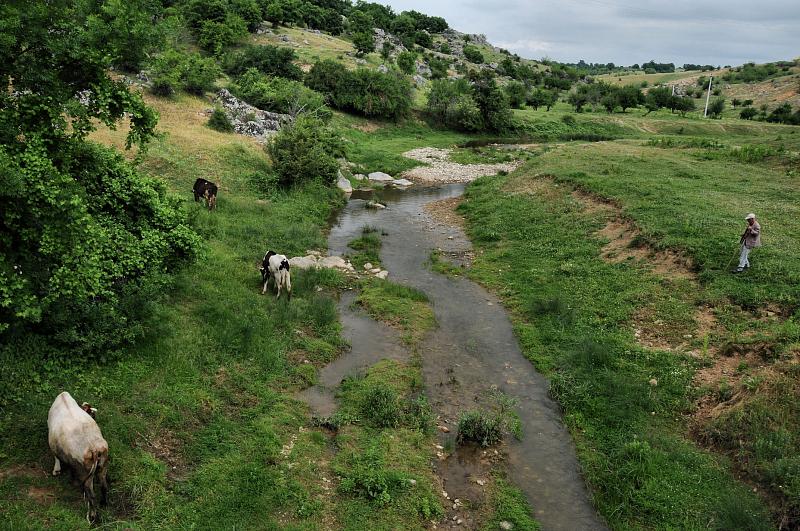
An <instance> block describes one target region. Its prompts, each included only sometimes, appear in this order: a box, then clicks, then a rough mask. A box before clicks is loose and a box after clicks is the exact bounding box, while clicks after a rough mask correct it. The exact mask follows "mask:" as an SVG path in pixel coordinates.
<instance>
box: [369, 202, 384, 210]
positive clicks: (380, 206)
mask: <svg viewBox="0 0 800 531" xmlns="http://www.w3.org/2000/svg"><path fill="white" fill-rule="evenodd" d="M364 206H366V207H367V208H376V209H378V210H381V209H384V208H386V205H384V204H381V203H378V202H377V201H367V204H366V205H364Z"/></svg>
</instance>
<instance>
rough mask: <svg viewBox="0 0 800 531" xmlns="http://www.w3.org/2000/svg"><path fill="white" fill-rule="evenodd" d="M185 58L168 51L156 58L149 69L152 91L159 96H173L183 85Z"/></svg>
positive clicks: (177, 53) (173, 51)
mask: <svg viewBox="0 0 800 531" xmlns="http://www.w3.org/2000/svg"><path fill="white" fill-rule="evenodd" d="M183 65H184V56H183V55H182V54H181V53H179V52H177V51H175V50H167V51H166V52H164V53H162V54H161V55H159V56H158V57H156V58H155V59H154V60H153V61H152V63H151V65H150V68H149V73H150V81H151V83H152V85H151V87H150V90H151V91H152V92H153V94H155V95H157V96H172V95H173V94H175V93H176V92H177V91H178V90H179V88H180V84H181V78H182V77H183Z"/></svg>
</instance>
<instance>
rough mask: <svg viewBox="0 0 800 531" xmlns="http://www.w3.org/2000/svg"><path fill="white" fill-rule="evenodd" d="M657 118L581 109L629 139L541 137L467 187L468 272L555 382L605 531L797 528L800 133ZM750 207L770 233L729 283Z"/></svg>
mask: <svg viewBox="0 0 800 531" xmlns="http://www.w3.org/2000/svg"><path fill="white" fill-rule="evenodd" d="M554 112H562V111H558V110H556V111H554ZM662 113H663V115H655V116H654V115H651V117H650V118H647V119H645V118H643V117H642V116H641V115H640V114H634V113H630V114H629V115H628V116H621V117H615V118H611V117H600V116H598V115H592V114H590V115H585V116H583V117H579V118H578V119H579V122H578V124H577V125H578V126H580V125H581V123H582V122H581V120H582V121H583V122H591V121H593V120H601V121H609V120H618V121H620V125H621V126H623V127H625V129H626V131H627V133H626V135H625V136H626V137H627V138H623V139H620V140H616V141H606V142H598V143H591V144H587V143H558V144H549V145H548V144H543V145H541V146H539V147H538V148H537V151H538V153H539V154H538V156H536V157H535V158H533V159H532V160H531V161H530V162H528V163H526V164H525V165H524V166H523V167H522V168H521V169H519V170H517V171H516V172H514V173H512V174H511V175H510V176H507V177H495V178H483V179H481V180H480V181H478V182H476V183H475V184H474V185H472V186H471V187H470V188H469V190H468V194H467V200H466V202H465V203H464V206H463V207H462V209H463V210H462V211H463V213H464V214H465V215H466V218H467V221H468V226H469V229H470V230H469V232H470V236H471V238H472V239H473V241H474V242H475V244H476V245H477V247H478V249H479V251H480V252H479V254H478V258H477V259H476V264H475V266H474V269H473V270H472V272H471V274H472V275H473V277H474V278H476V279H479V280H480V281H482V282H484V283H486V284H487V285H489V286H490V287H492V288H493V289H495V290H496V291H497V292H498V293H500V294H503V295H504V297H505V301H506V304H507V305H508V307H509V308H511V309H512V311H513V316H514V321H515V324H516V330H517V334H518V337H519V338H520V341H521V343H522V345H523V349H524V351H525V353H526V355H527V356H528V357H529V359H531V361H532V362H533V363H534V364H535V365H536V366H537V368H539V369H540V370H541V371H543V372H544V373H545V374H547V375H548V376H549V377H550V378H551V385H552V393H553V394H554V395H555V396H556V397H557V398H558V400H559V401H560V403H561V404H562V406H563V407H564V408H565V419H566V421H567V423H568V425H569V426H570V429H571V431H572V433H573V436H574V437H575V440H576V442H577V444H578V446H579V452H580V456H581V460H582V463H583V466H584V470H585V472H586V474H587V477H588V479H589V481H590V483H591V485H592V487H593V492H594V494H595V496H596V501H597V504H598V507H599V509H600V510H601V512H602V513H603V514H604V515H605V516H606V518H607V519H608V521H609V523H610V524H611V526H612V528H616V529H631V528H645V529H647V528H695V527H698V526H700V525H702V526H706V525H708V526H710V527H711V528H716V529H768V528H770V524H768V523H767V516H766V514H767V511H768V510H771V511H773V521H774V522H775V523H776V524H777V523H779V522H783V524H782V525H784V526H786V525H788V527H789V528H791V527H792V526H793V525H795V524H796V522H797V518H798V515H799V514H800V512H798V510H800V490H798V478H799V477H800V476H798V475H797V468H796V467H797V458H796V456H797V452H798V449H800V446H798V445H800V439H798V437H797V436H796V434H797V433H800V415H798V413H800V411H799V410H798V408H797V407H796V398H797V396H798V395H797V390H798V385H797V382H798V377H799V376H800V373H799V372H798V367H800V328H799V327H798V321H797V320H798V318H800V315H799V314H798V308H800V293H798V292H797V290H796V286H797V285H798V280H800V279H798V278H797V275H796V271H797V269H798V267H800V255H798V254H797V251H796V247H797V246H796V245H794V243H793V242H794V241H795V239H796V234H798V231H800V226H798V225H797V221H796V220H797V219H798V214H800V212H798V211H797V207H796V205H797V203H798V200H799V199H800V197H798V192H797V187H796V186H795V180H796V164H797V160H798V159H797V152H798V148H800V138H798V136H797V134H796V133H795V129H794V128H791V127H782V126H774V125H769V124H742V122H741V121H737V120H725V119H723V120H720V121H714V122H709V121H701V120H699V119H680V118H678V117H675V116H671V115H669V113H668V112H664V111H662ZM544 115H546V113H544V112H543V111H539V112H538V113H537V112H534V111H524V112H523V113H521V116H522V117H524V118H525V119H527V120H529V121H531V122H534V123H535V122H536V121H537V120H541V119H543V118H544ZM679 133H680V134H679ZM751 210H752V211H755V212H757V213H758V215H759V216H760V219H761V221H762V226H763V227H764V231H765V232H764V234H765V235H766V234H767V232H766V231H767V230H769V233H770V236H769V243H768V244H766V245H765V246H764V247H763V248H760V249H758V250H757V251H756V252H754V254H753V257H754V258H755V257H756V256H757V257H758V258H757V259H758V262H757V265H754V268H753V270H752V271H749V272H747V273H746V274H745V275H743V276H734V275H732V274H731V273H730V268H731V265H732V264H731V261H730V259H731V258H732V257H733V255H734V251H735V248H736V242H737V240H738V236H739V234H740V232H741V230H742V229H743V226H744V221H743V217H744V214H746V213H747V212H749V211H751ZM767 227H771V228H769V229H767ZM766 241H767V239H766V236H765V242H766ZM753 264H756V262H753ZM733 265H735V264H733ZM734 477H743V478H746V481H747V482H748V483H753V484H755V485H757V486H756V487H755V488H754V489H750V488H745V487H744V485H742V484H739V483H737V481H735V480H734V479H733V478H734ZM747 490H749V491H750V492H749V493H748V492H746V491H747ZM753 491H755V492H757V493H760V494H761V496H762V497H761V498H760V499H759V497H758V496H756V495H754V494H753ZM765 507H769V509H765ZM701 522H702V524H701Z"/></svg>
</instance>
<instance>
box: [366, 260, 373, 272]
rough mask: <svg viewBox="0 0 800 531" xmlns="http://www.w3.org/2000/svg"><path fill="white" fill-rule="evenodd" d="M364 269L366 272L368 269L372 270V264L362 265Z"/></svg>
mask: <svg viewBox="0 0 800 531" xmlns="http://www.w3.org/2000/svg"><path fill="white" fill-rule="evenodd" d="M364 269H365V270H366V271H369V270H370V269H372V264H371V263H370V262H367V263H366V264H364Z"/></svg>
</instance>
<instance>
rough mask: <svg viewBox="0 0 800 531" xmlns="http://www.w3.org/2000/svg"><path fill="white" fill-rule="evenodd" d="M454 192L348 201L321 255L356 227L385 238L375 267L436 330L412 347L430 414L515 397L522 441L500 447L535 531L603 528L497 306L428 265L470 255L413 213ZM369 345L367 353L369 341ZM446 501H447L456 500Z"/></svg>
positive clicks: (338, 251) (447, 464) (557, 417)
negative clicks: (421, 299)
mask: <svg viewBox="0 0 800 531" xmlns="http://www.w3.org/2000/svg"><path fill="white" fill-rule="evenodd" d="M464 188H465V185H463V184H448V185H444V186H438V187H430V188H415V189H411V190H406V191H392V190H384V191H382V192H381V200H382V201H383V202H385V203H386V204H387V206H388V208H387V209H385V210H373V209H368V208H365V203H366V201H365V200H364V199H356V198H353V199H351V200H350V201H349V202H348V204H347V206H346V207H345V208H344V209H343V210H342V211H341V213H340V214H339V216H338V218H337V219H336V220H335V222H334V224H333V226H332V228H331V232H330V235H329V238H328V248H329V253H330V254H332V255H344V254H347V253H348V251H349V249H348V247H347V243H348V242H350V241H351V240H353V239H354V238H357V237H358V236H360V235H361V230H362V227H364V226H365V225H370V226H374V227H379V228H381V229H383V230H384V231H385V232H386V233H388V234H387V235H386V236H384V238H383V247H382V250H381V260H382V262H383V265H384V267H385V268H386V269H388V270H389V272H390V277H389V278H390V280H392V281H394V282H398V283H400V284H406V285H409V286H413V287H415V288H417V289H420V290H422V291H424V292H425V293H426V294H427V295H428V297H429V298H430V300H431V302H432V305H433V309H434V313H435V316H436V320H437V323H438V327H437V328H436V329H435V330H433V331H431V332H430V333H429V334H428V335H427V336H426V338H425V339H424V340H423V341H422V343H421V345H420V346H419V351H420V355H421V356H422V365H423V377H424V381H425V388H426V393H427V395H428V397H429V399H430V402H431V405H432V406H433V408H434V410H435V411H437V412H438V413H439V414H440V415H441V416H443V417H446V418H450V419H457V418H458V415H459V414H460V413H461V412H463V411H466V410H467V409H471V408H474V407H475V404H476V400H477V399H478V397H479V395H481V394H482V393H485V392H486V391H488V390H489V389H490V388H492V387H493V386H496V388H497V389H499V390H500V391H502V392H504V393H505V394H507V395H509V396H512V397H514V398H516V399H517V400H518V402H519V406H518V411H519V415H520V419H521V421H522V431H523V437H522V440H520V441H518V440H515V439H512V440H510V441H509V443H508V445H507V453H508V457H507V465H508V472H509V477H510V479H511V480H512V481H513V482H514V484H515V485H517V486H518V487H519V488H520V489H522V491H523V492H524V493H525V495H526V496H527V498H528V500H529V502H530V503H531V505H532V506H533V508H534V511H535V516H536V519H537V520H538V521H539V522H540V523H541V524H542V527H543V528H544V529H545V530H589V529H605V528H606V526H605V524H604V523H603V521H602V519H601V518H600V517H599V516H598V515H597V513H596V511H595V510H594V508H593V507H592V505H591V503H590V497H589V493H588V491H587V489H586V485H585V483H584V480H583V478H582V475H581V473H580V470H579V466H578V462H577V459H576V457H575V447H574V444H573V442H572V439H571V437H570V435H569V433H568V432H567V430H566V429H565V427H564V425H563V424H562V422H561V414H560V410H559V408H558V405H557V404H556V403H555V402H554V401H553V400H552V399H551V398H550V397H549V395H548V382H547V380H546V379H545V378H544V377H543V376H542V375H540V374H539V373H537V372H536V370H535V369H534V368H533V366H532V365H531V363H530V362H529V361H528V360H527V359H526V358H525V357H524V356H523V355H522V352H521V350H520V347H519V344H518V342H517V340H516V337H515V336H514V333H513V328H512V325H511V322H510V320H509V318H508V315H507V314H506V312H505V310H504V309H503V307H502V305H501V301H500V300H499V299H498V298H497V297H495V296H494V295H493V294H491V293H489V292H487V291H486V290H485V289H484V288H482V287H481V286H479V285H478V284H476V283H474V282H472V281H470V280H468V279H465V278H451V277H447V276H445V275H441V274H439V273H435V272H433V271H431V270H430V268H429V267H428V261H429V258H430V252H431V250H433V249H441V250H442V251H444V252H453V253H463V252H465V251H469V250H470V249H471V244H470V242H469V240H468V239H467V237H466V235H465V234H464V233H463V231H462V230H460V229H459V228H457V227H453V226H449V225H442V224H438V223H437V222H435V221H434V220H432V219H431V218H430V217H429V216H428V215H427V214H426V213H425V211H424V208H423V207H424V205H425V204H426V203H429V202H432V201H437V200H442V199H447V198H453V197H458V196H460V195H461V194H462V193H463V191H464ZM340 307H341V306H340ZM348 318H349V319H352V318H351V317H348ZM351 341H353V342H358V341H359V338H358V336H355V337H352V336H351ZM369 341H370V342H371V343H372V346H373V347H374V346H376V345H375V343H376V342H375V339H374V338H371V339H369ZM394 348H395V347H393V346H390V345H387V349H389V350H392V349H394ZM336 372H337V373H338V372H339V371H336ZM337 376H338V374H337ZM460 461H462V460H461V459H453V458H451V459H447V460H444V461H442V462H440V463H439V464H438V465H437V468H438V472H439V473H440V475H441V476H442V477H443V478H444V479H445V481H447V478H448V477H452V475H453V474H468V473H469V467H465V466H464V463H463V462H461V463H460ZM448 468H450V469H448ZM454 483H455V484H456V485H458V484H459V482H454ZM460 483H461V484H462V485H463V484H465V482H463V481H462V482H460ZM446 488H448V489H449V487H446ZM456 488H457V487H456ZM450 494H451V497H453V498H455V497H458V496H459V495H462V496H465V494H466V493H464V494H460V493H459V492H458V491H455V492H450Z"/></svg>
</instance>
